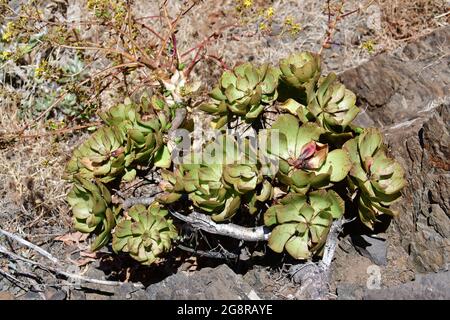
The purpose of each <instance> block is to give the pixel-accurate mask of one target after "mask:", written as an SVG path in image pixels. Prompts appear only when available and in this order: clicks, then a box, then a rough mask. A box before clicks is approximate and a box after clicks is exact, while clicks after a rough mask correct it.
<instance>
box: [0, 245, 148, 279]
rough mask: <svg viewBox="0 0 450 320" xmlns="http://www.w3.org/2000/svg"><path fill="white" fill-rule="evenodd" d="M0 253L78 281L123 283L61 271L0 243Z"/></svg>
mask: <svg viewBox="0 0 450 320" xmlns="http://www.w3.org/2000/svg"><path fill="white" fill-rule="evenodd" d="M0 253H1V254H4V255H6V256H8V257H10V258H11V259H13V260H19V261H23V262H26V263H29V264H31V265H34V266H37V267H39V268H41V269H43V270H45V271H48V272H51V273H54V274H58V275H61V276H64V277H66V278H70V279H75V280H80V281H84V282H89V283H95V284H100V285H107V286H120V285H123V284H124V283H122V282H118V281H109V280H99V279H92V278H87V277H83V276H81V275H79V274H74V273H69V272H66V271H62V270H59V269H56V268H54V267H51V266H46V265H44V264H42V263H39V262H36V261H33V260H30V259H27V258H24V257H22V256H20V255H18V254H15V253H12V252H10V251H9V250H7V249H6V248H5V247H4V246H2V245H0ZM132 285H133V286H134V287H136V288H143V287H144V286H143V285H142V284H140V283H133V284H132Z"/></svg>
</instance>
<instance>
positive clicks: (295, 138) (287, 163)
mask: <svg viewBox="0 0 450 320" xmlns="http://www.w3.org/2000/svg"><path fill="white" fill-rule="evenodd" d="M269 132H271V133H272V134H277V133H278V135H279V144H278V145H271V146H269V148H268V149H269V150H268V151H269V152H270V153H272V154H274V155H276V156H278V157H279V158H280V169H279V172H278V177H279V179H280V181H281V182H282V183H284V184H286V185H289V186H290V187H291V188H292V189H293V191H295V192H298V193H306V192H307V191H308V190H309V189H310V188H311V187H312V188H322V187H326V186H328V185H329V183H330V182H339V181H341V180H343V179H344V178H345V177H346V176H347V174H348V172H349V170H350V168H351V166H352V163H351V161H350V158H349V155H348V154H347V152H346V151H344V150H342V149H335V150H332V151H329V147H328V145H327V144H322V143H320V142H318V141H319V137H320V135H321V134H322V133H324V132H325V131H324V130H323V128H321V127H319V126H318V125H317V124H315V123H311V122H307V123H304V124H302V125H301V126H300V125H299V121H298V119H297V118H296V117H294V116H293V115H289V114H285V115H281V116H279V117H278V118H277V120H276V121H275V122H274V123H273V125H272V127H271V129H270V130H269Z"/></svg>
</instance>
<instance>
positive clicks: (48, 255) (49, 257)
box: [0, 229, 60, 264]
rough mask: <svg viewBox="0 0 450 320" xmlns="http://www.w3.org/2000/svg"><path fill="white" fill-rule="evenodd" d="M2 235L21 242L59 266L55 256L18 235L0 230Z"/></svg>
mask: <svg viewBox="0 0 450 320" xmlns="http://www.w3.org/2000/svg"><path fill="white" fill-rule="evenodd" d="M0 233H1V234H3V235H5V236H6V237H8V238H11V239H13V240H15V241H17V242H19V243H20V244H22V245H24V246H26V247H28V248H30V249H33V250H34V251H36V252H37V253H39V254H40V255H42V256H44V257H46V258H47V259H49V260H50V261H51V262H53V263H56V264H59V263H60V262H59V261H58V259H56V258H55V257H54V256H52V255H51V254H50V253H49V252H47V251H45V250H44V249H42V248H40V247H38V246H37V245H35V244H32V243H31V242H29V241H27V240H25V239H23V238H21V237H19V236H18V235H15V234H13V233H11V232H8V231H5V230H3V229H0Z"/></svg>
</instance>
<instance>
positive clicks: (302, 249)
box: [285, 232, 311, 259]
mask: <svg viewBox="0 0 450 320" xmlns="http://www.w3.org/2000/svg"><path fill="white" fill-rule="evenodd" d="M285 248H286V251H287V252H288V253H289V254H290V255H291V256H292V257H293V258H294V259H309V258H310V257H311V253H310V252H309V249H308V233H307V232H305V233H304V234H303V235H301V236H294V237H292V238H290V239H289V240H288V241H287V242H286V244H285Z"/></svg>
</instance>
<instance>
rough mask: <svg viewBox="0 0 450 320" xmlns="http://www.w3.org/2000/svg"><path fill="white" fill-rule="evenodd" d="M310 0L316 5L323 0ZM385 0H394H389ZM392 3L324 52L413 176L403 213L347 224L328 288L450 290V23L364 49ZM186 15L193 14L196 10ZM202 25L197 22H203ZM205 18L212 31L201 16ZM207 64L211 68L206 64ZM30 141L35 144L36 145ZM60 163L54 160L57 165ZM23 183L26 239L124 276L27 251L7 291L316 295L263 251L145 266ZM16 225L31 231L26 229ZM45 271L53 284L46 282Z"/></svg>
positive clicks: (387, 295)
mask: <svg viewBox="0 0 450 320" xmlns="http://www.w3.org/2000/svg"><path fill="white" fill-rule="evenodd" d="M291 2H292V1H288V5H287V6H285V7H281V6H280V8H279V11H280V12H281V14H283V10H288V11H289V10H292V7H289V6H292V4H291ZM306 2H307V5H309V6H310V9H311V10H312V8H314V6H315V4H314V2H313V1H306ZM381 3H382V4H383V5H385V2H383V1H381ZM383 5H382V6H377V7H374V8H372V9H371V11H370V12H368V13H366V14H365V15H362V16H359V17H358V18H354V19H353V20H351V19H350V20H348V21H346V22H345V23H346V25H345V26H347V27H349V28H352V30H353V31H352V33H351V36H348V35H346V33H339V34H338V35H337V40H336V43H341V44H343V45H335V48H334V49H335V50H330V51H326V55H328V58H329V59H327V60H325V61H326V65H325V68H326V69H327V70H328V71H331V70H334V71H337V72H338V73H339V76H340V79H341V80H342V81H343V83H344V84H345V85H346V86H347V87H349V88H350V89H351V90H353V91H354V92H355V93H356V95H357V96H358V98H359V105H360V106H361V107H362V109H363V110H364V112H362V114H360V115H359V116H358V121H359V123H360V124H361V125H363V126H376V127H380V128H382V130H383V133H384V134H385V137H386V139H387V143H388V145H389V150H390V153H391V154H392V155H393V156H395V158H396V159H398V160H399V161H400V162H401V164H402V166H403V167H404V168H405V170H406V175H407V180H408V186H407V187H406V189H405V191H404V198H403V200H402V201H401V202H399V203H398V208H397V209H398V210H399V213H400V214H399V216H398V217H396V218H394V219H392V220H391V221H384V223H383V225H381V226H380V227H379V230H376V231H377V232H376V234H369V233H368V232H367V230H361V229H360V228H359V227H357V226H354V225H349V226H347V227H346V229H345V230H344V235H343V236H342V237H341V239H340V242H339V247H338V249H337V252H336V255H335V260H334V261H333V264H332V278H331V281H330V292H331V294H330V296H329V298H330V299H450V272H449V270H448V268H449V254H450V213H449V208H450V203H449V198H450V197H449V190H450V185H449V184H450V180H449V177H450V175H449V170H450V163H449V159H450V149H449V143H450V137H449V130H450V128H449V126H450V123H449V120H450V118H449V108H450V96H449V92H450V91H449V85H450V72H449V64H450V58H449V52H450V28H449V27H446V26H443V27H440V28H437V29H436V30H434V31H432V32H428V33H427V34H426V35H424V36H422V37H420V38H418V39H413V40H409V41H407V42H406V43H404V42H402V44H401V45H395V46H394V45H392V44H390V45H392V47H391V46H390V45H387V44H386V43H387V42H385V43H384V44H385V46H386V47H385V48H379V50H378V51H377V54H376V55H370V54H367V52H364V51H361V49H360V43H361V41H364V39H369V38H370V37H372V36H375V35H377V36H378V37H379V39H383V37H387V35H386V31H383V32H381V31H380V30H381V29H379V28H378V27H377V26H379V24H377V17H379V14H380V10H383V8H384V7H383ZM221 14H223V13H221V11H220V10H218V12H216V13H214V12H212V13H211V15H210V16H209V18H210V19H216V18H214V17H217V16H220V15H221ZM305 15H306V13H305ZM323 19H324V18H323V17H321V18H318V19H317V21H316V20H311V21H310V23H311V25H312V26H311V28H313V27H314V24H317V25H321V23H323V21H322V20H323ZM194 20H195V19H194ZM374 21H375V22H374ZM186 23H188V24H189V23H191V24H192V23H193V22H192V21H189V20H188V21H187V22H186ZM199 23H200V22H199ZM379 23H381V20H380V21H379ZM377 28H378V29H377ZM191 29H192V30H196V27H195V26H193V27H191ZM189 30H190V29H189ZM198 30H200V31H199V32H200V33H201V32H202V31H201V28H200V27H199V28H198ZM382 30H385V29H382ZM205 32H206V31H205ZM320 34H322V33H321V32H320ZM307 35H308V37H305V39H304V40H305V41H303V43H302V45H301V46H300V47H302V48H307V49H314V48H316V49H317V46H318V45H320V41H319V39H320V35H315V33H314V32H310V33H307ZM197 37H198V38H201V36H199V35H197ZM314 37H316V38H314ZM186 39H189V37H188V36H186ZM384 39H386V38H384ZM390 39H393V38H392V37H391V38H390ZM185 41H188V40H185ZM286 41H287V40H286V39H284V40H283V39H281V38H268V39H267V38H260V39H259V40H254V41H253V42H247V43H246V44H245V45H242V46H241V47H239V48H240V49H239V50H229V49H228V52H229V53H228V56H229V58H230V59H231V58H232V59H238V60H239V59H245V58H248V57H249V52H252V54H253V55H255V52H256V51H258V52H259V53H261V54H260V55H259V56H258V57H257V58H256V59H257V60H262V61H263V60H271V59H275V60H276V59H278V56H277V54H279V53H277V52H281V51H283V52H282V54H283V55H285V52H284V50H286V51H289V50H291V51H292V50H295V48H293V47H292V45H289V42H286ZM289 41H291V43H292V42H295V43H296V44H297V45H298V44H299V43H300V42H298V41H294V40H292V39H291V40H289ZM346 41H347V42H348V44H347V42H346ZM351 43H356V44H354V45H351ZM221 45H222V46H223V45H224V44H223V43H218V44H217V46H218V47H217V48H218V50H220V48H221V47H220V46H221ZM380 45H381V46H382V45H383V42H380ZM222 48H223V47H222ZM255 48H259V49H258V50H256V49H255ZM280 48H282V49H283V50H281V49H280ZM287 48H289V49H287ZM391 49H392V50H391ZM349 51H350V54H349ZM383 51H386V52H383ZM250 56H251V55H250ZM342 57H345V59H344V60H342ZM342 61H344V62H342ZM211 74H213V73H211ZM211 74H210V75H209V76H211ZM198 76H199V77H201V76H202V75H201V74H200V73H199V75H198ZM30 148H31V147H30ZM58 150H59V151H57V152H56V154H55V157H58V158H57V159H59V160H58V161H60V162H64V160H65V157H66V156H67V153H68V151H67V145H64V146H62V147H61V148H60V149H58ZM9 152H11V150H10V151H9ZM21 152H22V153H25V154H26V153H27V152H26V150H21ZM28 152H31V151H30V150H29V151H28ZM41 152H43V151H42V150H41ZM44 152H45V151H44ZM8 157H10V158H11V159H14V157H17V154H15V153H13V152H12V153H11V154H10V155H9V156H8ZM8 157H6V156H5V157H4V158H2V159H5V158H6V159H7V158H8ZM21 157H24V156H23V155H22V156H21ZM55 157H54V158H55ZM3 165H5V164H4V163H3ZM59 165H60V164H59V163H55V166H59ZM12 169H15V170H17V171H20V167H17V168H12V167H8V170H12ZM22 174H24V175H26V173H22ZM52 179H54V180H55V181H56V180H57V179H60V177H51V178H49V181H53V180H52ZM31 181H32V180H31ZM16 182H17V183H18V184H19V183H22V182H20V181H16ZM50 186H51V184H50ZM57 187H58V186H57ZM12 188H15V187H14V185H13V186H12ZM24 188H25V190H22V191H21V190H19V191H20V192H19V191H17V192H16V194H17V195H16V196H17V197H19V198H20V197H24V195H25V196H27V197H31V198H29V199H28V198H27V201H24V202H19V203H21V204H20V206H19V205H17V203H15V202H13V201H12V200H8V199H7V194H6V192H5V193H3V194H2V210H0V226H1V227H5V226H12V225H14V226H17V225H20V222H21V221H22V222H23V224H22V225H24V227H23V228H31V227H35V229H33V230H34V234H33V238H27V239H28V240H29V241H32V242H33V243H36V244H38V245H39V246H41V247H42V248H44V249H45V250H47V251H49V252H51V253H52V254H53V255H54V256H56V257H58V259H59V260H60V261H64V265H63V266H58V267H55V268H56V269H57V270H59V273H61V271H63V272H66V273H71V274H79V275H82V276H83V277H85V278H89V279H91V280H92V279H97V280H105V279H107V280H109V281H120V282H114V283H113V282H110V283H107V284H106V283H89V282H85V281H79V280H77V279H72V280H71V279H70V278H69V280H62V278H65V277H62V276H61V274H60V275H59V276H55V275H56V274H58V272H57V271H56V272H55V271H54V270H53V271H52V270H48V269H47V270H45V268H42V267H39V266H37V267H36V268H33V270H30V269H29V267H28V266H27V265H26V263H25V262H13V261H12V260H11V261H9V260H7V259H3V260H1V261H0V262H1V264H0V299H53V300H62V299H243V300H245V299H308V298H310V297H309V296H308V292H307V290H306V291H305V290H304V288H305V284H296V283H294V282H292V281H291V280H289V278H288V277H286V273H285V271H284V268H283V266H282V265H281V266H280V265H277V266H270V265H269V264H268V263H267V261H265V260H264V259H258V258H253V259H250V260H249V261H246V262H244V263H242V262H240V263H238V264H236V263H234V262H231V261H228V263H227V262H226V261H205V260H204V259H203V260H202V259H197V258H195V257H192V256H190V255H189V254H186V253H180V254H179V256H178V257H177V258H174V259H173V261H172V260H171V261H168V263H166V265H165V266H158V267H150V268H147V267H146V268H144V267H139V266H136V264H134V263H133V262H131V261H130V260H129V259H126V258H122V257H114V256H111V255H110V254H109V253H108V252H106V251H107V250H103V252H100V253H98V254H96V255H93V254H89V253H87V248H88V245H87V243H85V241H84V240H85V239H83V238H82V237H80V235H78V234H75V233H72V234H69V236H67V233H68V232H70V223H69V222H68V221H69V219H68V218H67V217H68V212H67V211H66V212H59V213H58V215H51V214H49V213H48V212H47V211H46V213H45V216H44V217H53V218H52V219H54V220H55V221H54V223H51V224H46V225H39V223H38V222H37V219H36V217H33V216H30V217H28V216H26V215H24V212H27V209H28V208H23V207H21V206H24V205H25V206H26V205H27V204H29V203H32V204H33V203H36V202H37V203H39V201H41V202H42V201H43V199H44V198H45V197H44V196H42V195H40V194H41V193H42V192H40V190H39V189H38V190H35V187H34V186H33V183H32V182H30V183H29V184H25V187H24ZM27 188H28V189H27ZM5 189H6V188H5ZM41 198H42V199H41ZM44 203H45V201H44ZM49 219H50V218H49ZM47 221H49V220H47ZM30 226H31V227H30ZM8 229H9V228H8ZM14 231H16V232H17V233H18V234H20V231H21V230H20V228H19V229H15V230H14ZM65 234H66V236H65V237H64V238H59V241H55V237H58V236H62V235H65ZM0 244H1V245H3V246H8V247H9V248H12V249H13V252H14V251H15V250H17V252H19V251H20V252H21V253H22V254H23V255H25V256H26V257H29V258H31V257H33V258H34V259H35V260H37V261H39V262H40V263H42V264H45V265H46V259H45V258H41V259H40V260H39V259H38V256H36V255H35V253H33V251H31V250H25V251H22V250H23V249H19V248H20V247H19V246H18V245H17V243H14V241H12V240H10V239H7V238H6V237H2V236H1V235H0ZM0 249H1V248H0ZM47 262H48V261H47ZM8 270H13V271H15V274H20V275H21V277H24V279H27V281H24V280H20V279H11V273H9V272H6V271H8ZM16 280H18V281H16ZM43 280H45V282H46V283H45V286H42V281H43ZM91 282H92V281H91ZM142 284H143V285H142ZM42 288H44V289H43V290H42ZM38 289H39V290H38Z"/></svg>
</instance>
